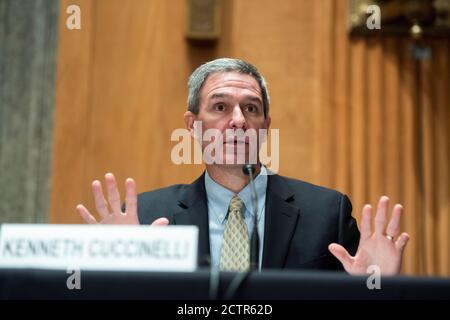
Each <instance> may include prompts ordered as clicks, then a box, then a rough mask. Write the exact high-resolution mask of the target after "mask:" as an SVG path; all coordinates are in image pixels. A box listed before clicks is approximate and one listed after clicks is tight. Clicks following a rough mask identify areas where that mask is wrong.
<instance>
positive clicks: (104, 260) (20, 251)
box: [0, 224, 198, 272]
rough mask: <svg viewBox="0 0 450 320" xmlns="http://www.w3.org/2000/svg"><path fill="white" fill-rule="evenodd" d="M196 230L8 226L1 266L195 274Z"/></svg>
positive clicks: (0, 244) (0, 242)
mask: <svg viewBox="0 0 450 320" xmlns="http://www.w3.org/2000/svg"><path fill="white" fill-rule="evenodd" d="M197 244H198V228H197V227H195V226H166V227H149V226H113V225H106V226H105V225H56V224H3V225H2V226H1V230H0V267H3V268H36V269H65V270H67V268H79V269H81V270H126V271H128V270H130V271H188V272H189V271H194V270H195V269H196V267H197Z"/></svg>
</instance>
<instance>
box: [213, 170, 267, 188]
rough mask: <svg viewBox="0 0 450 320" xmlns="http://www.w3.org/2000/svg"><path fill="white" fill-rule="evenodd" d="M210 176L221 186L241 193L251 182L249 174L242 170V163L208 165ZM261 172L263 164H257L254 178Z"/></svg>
mask: <svg viewBox="0 0 450 320" xmlns="http://www.w3.org/2000/svg"><path fill="white" fill-rule="evenodd" d="M206 170H207V171H208V174H209V176H210V177H211V179H213V180H214V181H215V182H217V183H218V184H220V185H221V186H223V187H225V188H227V189H228V190H231V191H233V192H234V193H239V192H240V191H241V190H242V189H244V188H245V186H246V185H247V184H248V183H249V179H250V178H249V176H247V175H246V174H244V172H242V165H217V164H213V165H206ZM260 172H261V165H257V166H256V172H255V174H254V178H256V176H257V175H258V174H259V173H260Z"/></svg>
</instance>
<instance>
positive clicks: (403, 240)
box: [395, 232, 409, 252]
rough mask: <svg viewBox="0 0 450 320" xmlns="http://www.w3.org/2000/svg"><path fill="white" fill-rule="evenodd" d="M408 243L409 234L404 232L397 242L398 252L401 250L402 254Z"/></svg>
mask: <svg viewBox="0 0 450 320" xmlns="http://www.w3.org/2000/svg"><path fill="white" fill-rule="evenodd" d="M408 241H409V234H407V233H406V232H403V233H402V234H401V235H400V237H398V239H397V241H396V242H395V247H396V248H397V249H398V250H400V251H401V252H403V250H404V249H405V247H406V245H407V244H408Z"/></svg>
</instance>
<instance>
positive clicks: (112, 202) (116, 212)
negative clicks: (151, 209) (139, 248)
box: [77, 173, 169, 225]
mask: <svg viewBox="0 0 450 320" xmlns="http://www.w3.org/2000/svg"><path fill="white" fill-rule="evenodd" d="M105 180H106V188H107V190H108V201H106V198H105V196H104V193H103V189H102V185H101V183H100V181H98V180H95V181H94V182H93V183H92V192H93V194H94V200H95V208H96V209H97V212H98V214H99V215H100V217H101V220H100V221H97V219H95V217H94V216H93V215H92V214H91V213H90V212H89V211H88V210H87V209H86V207H85V206H83V205H82V204H79V205H78V206H77V210H78V212H79V213H80V215H81V217H82V218H83V220H84V221H86V222H87V223H89V224H134V225H138V224H139V219H138V214H137V193H136V183H135V182H134V180H133V179H131V178H128V179H127V180H126V181H125V190H126V195H125V208H126V210H125V211H122V208H121V202H120V194H119V190H118V189H117V184H116V179H115V178H114V175H113V174H112V173H107V174H106V175H105ZM108 205H109V206H108ZM109 207H110V208H111V211H110V209H109ZM168 223H169V221H168V220H167V219H166V218H160V219H157V220H156V221H154V222H153V223H152V225H167V224H168Z"/></svg>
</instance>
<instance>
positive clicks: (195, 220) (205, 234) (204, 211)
mask: <svg viewBox="0 0 450 320" xmlns="http://www.w3.org/2000/svg"><path fill="white" fill-rule="evenodd" d="M204 181H205V177H204V174H202V175H201V176H200V178H198V179H197V180H196V181H194V182H193V183H192V184H190V185H188V186H186V188H185V189H184V190H183V192H181V194H180V197H179V199H178V206H179V207H180V208H182V210H181V211H179V212H177V213H175V214H174V224H175V225H195V226H197V227H198V230H199V236H198V241H199V246H198V250H199V252H198V257H199V265H201V266H208V265H210V249H209V222H208V207H207V203H206V191H205V182H204Z"/></svg>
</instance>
